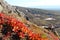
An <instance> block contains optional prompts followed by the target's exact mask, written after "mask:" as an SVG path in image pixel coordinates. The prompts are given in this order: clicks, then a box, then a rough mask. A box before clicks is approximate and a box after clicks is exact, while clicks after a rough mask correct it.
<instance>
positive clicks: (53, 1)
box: [6, 0, 60, 9]
mask: <svg viewBox="0 0 60 40" xmlns="http://www.w3.org/2000/svg"><path fill="white" fill-rule="evenodd" d="M6 1H7V2H8V3H9V4H11V5H17V6H22V7H31V8H42V9H60V0H6Z"/></svg>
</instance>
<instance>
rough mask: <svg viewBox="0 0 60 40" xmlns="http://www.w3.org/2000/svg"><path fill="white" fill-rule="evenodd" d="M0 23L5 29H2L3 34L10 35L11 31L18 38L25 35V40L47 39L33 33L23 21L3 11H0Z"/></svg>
mask: <svg viewBox="0 0 60 40" xmlns="http://www.w3.org/2000/svg"><path fill="white" fill-rule="evenodd" d="M0 25H2V27H3V28H5V30H4V29H3V34H4V35H11V33H12V32H14V33H16V34H17V35H18V36H19V38H25V37H27V39H26V40H49V39H48V38H42V37H41V36H40V34H35V33H33V32H32V31H31V30H29V29H28V27H26V26H25V24H24V23H22V22H20V21H18V20H17V19H15V18H13V17H11V16H6V15H5V14H3V13H0ZM5 31H6V32H5Z"/></svg>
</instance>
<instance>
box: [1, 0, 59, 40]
mask: <svg viewBox="0 0 60 40" xmlns="http://www.w3.org/2000/svg"><path fill="white" fill-rule="evenodd" d="M27 9H28V8H27ZM24 10H25V11H24ZM28 10H30V9H28ZM28 10H26V8H24V9H23V8H20V9H18V8H17V7H13V6H11V5H9V4H8V3H7V2H5V1H4V0H0V24H1V25H0V39H1V40H58V36H56V35H55V34H54V33H53V32H50V31H48V30H46V29H44V28H42V27H41V26H37V25H38V24H39V23H40V25H42V22H43V21H44V20H42V19H44V17H42V16H40V15H39V14H38V19H39V16H40V17H42V18H41V19H40V20H41V21H40V22H39V20H38V21H37V19H36V17H37V16H36V15H35V14H34V12H35V11H34V10H35V9H34V10H33V9H31V10H30V12H28ZM39 10H40V9H39ZM42 11H43V10H41V12H42ZM35 13H36V12H35ZM43 14H44V13H43ZM33 15H34V16H33ZM35 19H36V20H35ZM33 21H34V22H37V23H38V22H39V23H38V24H37V23H34V22H33ZM44 22H45V21H44ZM44 22H43V23H44ZM44 25H45V23H44ZM26 36H27V37H26ZM27 38H28V39H27Z"/></svg>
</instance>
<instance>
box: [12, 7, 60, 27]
mask: <svg viewBox="0 0 60 40" xmlns="http://www.w3.org/2000/svg"><path fill="white" fill-rule="evenodd" d="M13 7H16V10H18V12H20V11H21V12H23V13H24V14H25V18H28V20H29V21H31V22H33V23H35V24H37V25H39V26H40V25H48V24H60V22H59V21H60V12H58V11H55V10H43V9H37V8H25V7H19V6H13ZM46 18H54V19H56V20H51V21H46V20H44V19H46Z"/></svg>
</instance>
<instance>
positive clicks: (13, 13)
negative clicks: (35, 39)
mask: <svg viewBox="0 0 60 40" xmlns="http://www.w3.org/2000/svg"><path fill="white" fill-rule="evenodd" d="M29 10H30V9H29ZM0 12H1V13H0V14H2V13H3V14H5V15H6V16H7V18H8V17H12V18H16V19H17V20H18V21H21V22H22V23H23V24H24V25H26V27H27V28H28V29H29V30H31V31H32V32H33V33H35V34H41V36H42V37H47V38H48V39H49V40H56V39H55V38H57V37H56V36H55V35H54V34H53V33H52V32H49V31H48V30H46V29H43V28H41V27H39V26H37V25H38V24H39V23H38V22H37V21H36V20H35V21H36V22H37V23H38V24H37V25H36V23H35V24H34V22H32V19H33V21H34V19H35V18H34V17H35V16H36V15H35V14H32V13H31V12H28V10H25V11H23V10H22V11H21V10H19V9H18V8H17V7H13V6H11V5H9V4H8V3H7V2H5V1H4V0H0ZM27 15H28V16H27ZM33 15H35V16H33ZM38 16H40V15H39V14H38ZM0 17H2V19H4V16H0ZM5 18H6V17H5ZM8 19H9V18H8ZM38 19H39V18H38ZM0 20H1V19H0ZM4 20H5V19H4ZM11 20H12V19H11ZM30 21H31V22H30ZM15 22H16V21H15ZM12 23H14V22H12ZM20 25H21V24H20ZM0 26H1V25H0ZM22 27H23V25H22ZM0 31H1V30H0ZM0 35H1V36H2V33H0ZM3 36H4V35H3ZM5 40H6V39H5ZM7 40H8V39H7ZM9 40H10V39H9ZM13 40H14V39H13ZM16 40H17V39H16ZM22 40H25V39H22Z"/></svg>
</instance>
